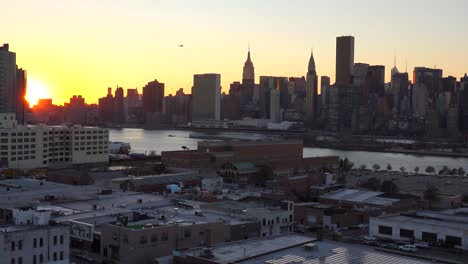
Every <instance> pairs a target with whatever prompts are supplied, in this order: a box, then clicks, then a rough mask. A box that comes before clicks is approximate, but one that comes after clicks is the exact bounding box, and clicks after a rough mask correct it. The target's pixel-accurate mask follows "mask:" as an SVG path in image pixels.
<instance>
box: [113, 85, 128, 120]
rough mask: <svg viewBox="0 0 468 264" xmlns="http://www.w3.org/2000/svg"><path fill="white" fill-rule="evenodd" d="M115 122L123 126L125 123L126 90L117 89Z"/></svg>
mask: <svg viewBox="0 0 468 264" xmlns="http://www.w3.org/2000/svg"><path fill="white" fill-rule="evenodd" d="M114 112H115V114H114V122H115V123H117V124H122V123H124V122H125V108H124V89H123V88H122V87H117V89H115V96H114Z"/></svg>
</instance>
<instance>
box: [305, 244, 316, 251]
mask: <svg viewBox="0 0 468 264" xmlns="http://www.w3.org/2000/svg"><path fill="white" fill-rule="evenodd" d="M304 249H305V250H306V251H314V250H316V249H318V245H317V244H314V243H308V244H305V245H304Z"/></svg>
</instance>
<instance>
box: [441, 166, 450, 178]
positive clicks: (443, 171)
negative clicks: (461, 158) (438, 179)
mask: <svg viewBox="0 0 468 264" xmlns="http://www.w3.org/2000/svg"><path fill="white" fill-rule="evenodd" d="M449 173H450V169H449V168H448V167H447V166H445V165H444V166H443V167H442V169H440V170H439V175H440V176H446V175H447V174H449Z"/></svg>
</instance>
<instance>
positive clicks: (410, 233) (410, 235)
mask: <svg viewBox="0 0 468 264" xmlns="http://www.w3.org/2000/svg"><path fill="white" fill-rule="evenodd" d="M400 237H407V238H414V231H413V230H409V229H403V228H401V229H400Z"/></svg>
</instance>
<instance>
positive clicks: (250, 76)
mask: <svg viewBox="0 0 468 264" xmlns="http://www.w3.org/2000/svg"><path fill="white" fill-rule="evenodd" d="M254 83H255V68H254V66H253V63H252V60H251V59H250V48H249V52H248V53H247V60H246V61H245V63H244V70H243V71H242V84H244V85H253V84H254Z"/></svg>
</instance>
